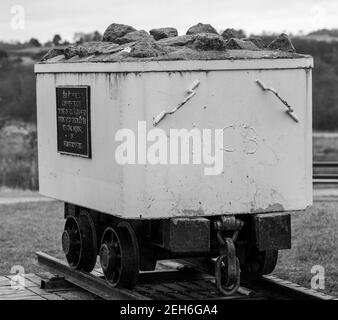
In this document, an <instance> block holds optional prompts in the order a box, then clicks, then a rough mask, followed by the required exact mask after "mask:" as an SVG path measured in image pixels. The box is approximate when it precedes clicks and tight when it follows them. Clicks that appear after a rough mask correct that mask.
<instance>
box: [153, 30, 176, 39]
mask: <svg viewBox="0 0 338 320" xmlns="http://www.w3.org/2000/svg"><path fill="white" fill-rule="evenodd" d="M149 33H150V34H151V35H152V36H153V37H154V39H155V40H156V41H157V40H161V39H164V38H172V37H177V36H178V33H177V30H176V29H175V28H158V29H152V30H150V31H149Z"/></svg>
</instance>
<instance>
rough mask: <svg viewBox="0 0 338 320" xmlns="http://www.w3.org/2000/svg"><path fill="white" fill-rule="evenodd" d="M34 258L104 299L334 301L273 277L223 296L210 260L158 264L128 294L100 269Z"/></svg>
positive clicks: (249, 282)
mask: <svg viewBox="0 0 338 320" xmlns="http://www.w3.org/2000/svg"><path fill="white" fill-rule="evenodd" d="M36 256H37V260H38V263H39V264H40V265H41V266H43V267H44V268H47V269H48V270H49V271H50V272H52V273H53V274H57V275H58V276H62V278H63V279H64V280H66V282H69V283H70V284H72V285H75V286H77V287H79V288H81V289H84V290H86V291H88V292H90V293H92V294H94V295H96V296H97V297H99V298H101V299H104V300H121V299H126V300H158V299H161V300H162V299H163V300H195V299H197V300H202V299H203V300H337V299H336V298H334V297H332V296H329V295H326V294H323V293H320V292H317V291H314V290H311V289H307V288H303V287H301V286H299V285H297V284H293V283H291V282H289V281H284V280H281V279H278V278H276V277H274V276H263V277H261V278H260V279H257V280H251V279H246V278H245V277H242V282H241V286H240V288H239V290H238V292H236V293H235V294H233V295H231V296H227V297H225V296H222V295H220V293H219V292H218V291H217V289H216V286H215V283H214V276H213V273H214V265H213V260H211V259H205V258H203V259H187V260H166V261H163V262H160V263H159V264H158V268H157V269H156V271H151V272H141V273H140V276H139V281H138V284H137V286H136V288H135V289H134V290H132V291H131V290H127V289H119V288H114V287H112V286H110V285H109V284H108V283H107V282H106V280H105V279H104V277H103V274H102V272H101V271H100V270H99V269H95V270H94V271H93V272H92V273H90V274H89V273H86V272H82V271H75V270H73V269H71V268H69V267H68V265H67V263H66V262H64V261H62V260H59V259H56V258H53V257H51V256H49V255H47V254H44V253H42V252H37V253H36ZM45 285H46V284H45Z"/></svg>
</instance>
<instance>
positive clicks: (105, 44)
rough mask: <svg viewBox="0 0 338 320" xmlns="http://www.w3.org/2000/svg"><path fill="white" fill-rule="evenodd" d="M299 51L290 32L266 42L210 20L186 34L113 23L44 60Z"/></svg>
mask: <svg viewBox="0 0 338 320" xmlns="http://www.w3.org/2000/svg"><path fill="white" fill-rule="evenodd" d="M292 55H296V53H295V48H294V47H293V45H292V43H291V40H290V39H289V37H288V36H287V35H286V34H281V35H280V36H279V37H278V38H276V39H275V40H274V41H272V42H271V43H270V44H269V45H266V44H265V43H264V42H263V40H262V39H260V38H257V37H255V38H244V33H243V32H242V31H241V30H239V31H237V30H235V29H231V28H228V29H225V31H223V32H222V34H219V33H218V32H217V31H216V29H215V28H214V27H213V26H211V25H210V24H203V23H198V24H196V25H194V26H192V27H190V28H189V29H188V30H187V31H186V34H185V35H178V32H177V30H176V29H175V28H172V27H163V28H157V29H152V30H150V31H149V32H147V31H145V30H136V29H135V28H134V27H132V26H129V25H125V24H118V23H112V24H110V25H109V26H108V28H107V29H106V30H105V32H104V34H103V38H102V41H95V42H87V43H81V44H78V45H72V46H69V47H67V48H64V49H57V48H54V49H52V50H50V51H49V52H48V53H47V54H46V55H45V56H44V57H43V59H42V61H44V62H50V63H53V62H119V61H135V60H222V59H245V58H288V57H292Z"/></svg>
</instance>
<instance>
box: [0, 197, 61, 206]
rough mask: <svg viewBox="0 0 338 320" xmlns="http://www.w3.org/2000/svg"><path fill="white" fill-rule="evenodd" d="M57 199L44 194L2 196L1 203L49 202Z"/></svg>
mask: <svg viewBox="0 0 338 320" xmlns="http://www.w3.org/2000/svg"><path fill="white" fill-rule="evenodd" d="M49 201H56V200H54V199H50V198H45V197H42V196H37V197H0V205H4V204H17V203H29V202H49Z"/></svg>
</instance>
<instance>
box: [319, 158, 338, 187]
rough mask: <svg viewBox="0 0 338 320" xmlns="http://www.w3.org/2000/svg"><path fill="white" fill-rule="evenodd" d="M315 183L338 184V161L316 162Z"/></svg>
mask: <svg viewBox="0 0 338 320" xmlns="http://www.w3.org/2000/svg"><path fill="white" fill-rule="evenodd" d="M313 183H314V184H326V185H327V184H338V162H314V163H313Z"/></svg>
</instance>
